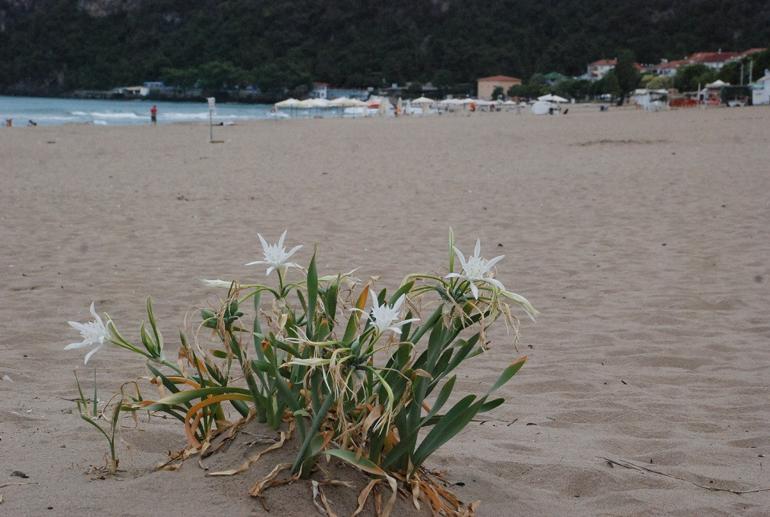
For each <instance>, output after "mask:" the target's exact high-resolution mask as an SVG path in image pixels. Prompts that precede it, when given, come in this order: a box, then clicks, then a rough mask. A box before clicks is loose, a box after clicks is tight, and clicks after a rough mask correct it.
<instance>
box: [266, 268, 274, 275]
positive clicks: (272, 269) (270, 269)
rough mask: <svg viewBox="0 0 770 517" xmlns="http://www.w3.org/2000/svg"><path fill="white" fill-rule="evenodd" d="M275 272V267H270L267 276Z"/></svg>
mask: <svg viewBox="0 0 770 517" xmlns="http://www.w3.org/2000/svg"><path fill="white" fill-rule="evenodd" d="M273 271H275V266H270V267H269V268H267V272H266V273H265V276H270V273H272V272H273Z"/></svg>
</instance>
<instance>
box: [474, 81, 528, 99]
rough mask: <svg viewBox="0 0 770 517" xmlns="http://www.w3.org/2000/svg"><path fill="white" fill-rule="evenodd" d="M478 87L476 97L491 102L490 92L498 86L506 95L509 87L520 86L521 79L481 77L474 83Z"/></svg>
mask: <svg viewBox="0 0 770 517" xmlns="http://www.w3.org/2000/svg"><path fill="white" fill-rule="evenodd" d="M476 84H477V85H478V97H479V99H484V100H488V101H490V100H492V92H494V91H495V88H497V87H498V86H499V87H500V88H502V89H503V91H504V92H505V93H506V94H507V93H508V89H509V88H510V87H511V86H517V85H519V84H521V79H519V78H518V77H509V76H507V75H493V76H491V77H482V78H481V79H478V80H477V81H476Z"/></svg>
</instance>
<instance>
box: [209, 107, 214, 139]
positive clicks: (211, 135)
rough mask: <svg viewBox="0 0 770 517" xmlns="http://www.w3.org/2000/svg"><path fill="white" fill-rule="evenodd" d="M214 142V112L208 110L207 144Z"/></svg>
mask: <svg viewBox="0 0 770 517" xmlns="http://www.w3.org/2000/svg"><path fill="white" fill-rule="evenodd" d="M213 142H214V110H211V109H209V143H213Z"/></svg>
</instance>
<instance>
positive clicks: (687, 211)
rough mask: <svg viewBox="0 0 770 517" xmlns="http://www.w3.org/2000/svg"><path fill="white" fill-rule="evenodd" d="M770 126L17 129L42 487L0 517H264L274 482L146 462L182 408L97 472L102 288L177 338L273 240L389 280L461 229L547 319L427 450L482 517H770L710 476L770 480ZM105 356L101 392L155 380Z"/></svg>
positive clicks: (133, 364)
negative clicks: (94, 342)
mask: <svg viewBox="0 0 770 517" xmlns="http://www.w3.org/2000/svg"><path fill="white" fill-rule="evenodd" d="M768 127H770V110H768V109H765V108H745V109H714V110H706V111H702V110H690V111H677V112H666V113H657V114H649V113H642V112H637V111H632V110H621V111H612V112H609V113H599V112H598V110H593V109H591V110H588V109H584V110H576V111H571V113H570V114H569V115H568V116H565V117H540V118H537V117H534V116H530V115H519V116H517V115H515V114H492V115H479V116H473V117H436V118H425V119H397V120H393V119H390V120H310V121H282V122H261V123H253V124H248V125H242V126H237V127H228V128H221V129H220V128H217V129H218V135H217V136H218V137H220V138H222V139H224V140H225V141H226V143H224V144H220V145H209V144H208V143H207V137H208V129H207V128H206V127H204V126H195V125H178V126H163V127H157V128H150V127H74V126H72V127H57V128H43V127H38V128H30V129H22V128H18V129H13V130H2V131H0V182H1V183H0V185H1V186H2V188H0V223H2V224H1V225H0V239H1V241H2V243H3V246H2V247H0V296H1V297H2V303H1V304H0V320H1V321H3V332H2V333H1V334H0V377H2V376H3V375H7V376H8V377H10V378H11V379H12V382H9V381H0V440H1V441H0V458H2V459H1V460H0V464H2V468H1V469H0V486H2V485H3V484H5V483H16V482H25V483H27V482H34V483H37V484H35V485H11V486H7V487H4V488H0V494H1V495H2V496H3V497H4V499H5V501H4V502H3V503H2V505H0V514H3V515H44V514H45V515H54V514H56V515H64V514H71V515H105V514H109V515H126V516H129V515H137V516H138V515H151V514H161V513H165V514H167V515H181V514H185V515H205V514H207V513H209V512H214V511H217V510H216V508H217V507H218V505H221V506H220V507H221V508H227V509H228V511H227V512H226V513H227V514H228V515H250V514H260V512H261V507H260V506H259V504H258V503H256V502H255V501H253V500H250V498H249V497H248V496H247V495H246V493H245V489H244V487H246V486H247V485H248V481H250V480H253V479H254V478H255V477H256V474H253V475H251V477H249V475H244V478H242V479H237V480H236V479H232V480H216V481H214V480H211V479H208V478H205V477H203V473H202V472H201V471H200V470H199V469H198V467H197V466H196V465H194V464H190V465H187V466H185V467H184V468H183V469H182V470H181V471H179V472H151V469H152V467H153V465H155V464H156V463H157V462H159V461H161V460H162V459H163V457H164V454H165V452H166V451H167V450H170V449H176V448H179V447H180V446H181V445H182V443H183V435H182V432H181V429H180V428H179V427H178V426H177V425H175V424H173V423H171V422H169V421H161V420H157V419H154V420H153V421H152V422H150V423H147V422H144V421H143V422H142V424H141V426H140V428H139V429H126V430H125V431H124V432H123V435H122V436H123V440H122V444H121V456H122V462H121V466H122V468H124V469H125V471H126V472H125V473H123V474H122V475H121V477H120V479H119V480H91V478H90V477H89V476H88V475H85V474H84V472H85V471H86V470H87V469H88V467H89V465H91V464H100V463H101V462H102V455H103V453H104V450H105V449H104V447H103V445H104V444H103V443H101V442H99V441H97V438H96V435H95V434H93V433H92V431H90V430H88V429H86V428H85V424H84V423H82V422H81V421H80V420H79V419H78V418H77V416H76V414H74V413H73V411H72V410H73V407H74V404H73V403H72V402H70V401H69V400H68V399H71V398H73V397H74V396H75V390H74V383H73V377H72V370H73V369H75V368H78V369H79V370H80V371H82V374H83V375H84V376H86V377H87V376H88V375H89V374H88V373H87V372H88V371H89V370H84V369H83V366H82V356H81V355H80V354H78V353H75V352H64V351H63V350H62V347H63V346H64V345H65V344H67V343H69V342H71V341H73V340H74V338H75V337H76V336H74V335H73V334H72V333H71V332H70V331H69V329H68V327H67V326H66V323H65V322H66V321H67V320H73V319H74V320H81V321H82V320H84V319H86V318H87V317H88V313H87V310H88V304H89V303H90V302H91V301H92V300H96V302H97V305H98V307H99V309H100V310H103V311H106V312H108V313H110V315H112V316H113V317H114V318H115V319H116V320H117V321H118V322H119V323H120V324H121V328H123V329H124V330H126V331H127V333H128V334H130V335H135V334H136V331H137V330H138V323H139V322H140V321H141V318H142V310H143V301H144V297H145V296H147V295H151V296H152V297H153V298H154V300H155V304H156V312H157V314H158V317H159V318H160V320H161V322H162V329H163V330H164V332H165V334H166V335H167V336H168V337H169V338H171V336H174V334H175V329H177V328H178V327H179V326H180V325H181V323H182V320H183V317H184V315H185V314H186V313H187V312H188V311H191V310H192V309H194V307H196V306H199V305H200V304H202V303H204V302H205V301H206V300H207V299H211V298H212V297H214V296H215V295H216V291H214V290H211V289H206V288H204V287H203V286H202V284H201V283H200V282H199V279H200V278H240V279H253V278H257V277H260V276H261V275H264V271H263V270H261V269H258V268H248V267H244V266H243V264H244V263H246V262H249V261H251V260H256V259H255V258H254V257H255V256H257V255H258V244H257V240H256V232H257V231H259V232H261V233H263V234H266V235H268V236H271V237H277V236H278V235H279V234H280V232H281V231H283V230H284V229H288V230H289V237H288V241H289V242H290V243H292V244H293V243H304V244H305V245H306V248H305V249H304V250H303V251H302V253H301V254H300V257H299V259H300V260H302V261H305V262H306V261H308V260H309V253H310V249H311V246H312V244H314V243H318V245H319V266H320V268H321V270H322V271H324V272H337V271H340V270H347V269H349V268H351V267H356V266H360V267H361V268H362V269H361V270H360V272H359V274H360V275H362V276H367V275H381V279H380V280H379V283H380V284H381V285H383V286H390V287H393V286H396V285H397V283H398V281H399V280H400V279H401V278H402V277H403V275H405V274H406V273H408V272H412V271H414V270H428V271H439V270H440V269H441V268H442V267H444V259H445V243H446V233H447V228H448V227H449V226H452V227H453V228H454V229H455V233H456V234H457V236H458V240H459V244H460V245H461V246H462V247H465V248H470V247H471V246H472V245H473V241H474V240H475V238H476V237H477V236H478V237H480V238H481V240H482V246H483V247H482V250H483V252H484V253H485V254H486V255H487V256H489V255H493V254H494V255H497V254H500V253H504V254H505V255H506V259H505V260H504V261H503V262H502V263H501V264H500V265H499V275H498V276H499V278H500V280H501V281H503V282H504V283H505V285H506V286H508V287H510V288H511V289H513V290H515V291H517V292H520V293H522V294H524V295H525V296H527V297H528V298H529V299H530V300H531V301H533V302H534V303H535V305H536V306H537V307H538V308H539V309H540V310H541V312H542V315H541V317H540V318H539V319H538V321H537V323H536V324H532V323H529V322H524V324H523V327H522V342H521V344H520V345H519V348H520V351H519V352H517V351H515V350H513V349H512V347H511V346H510V344H508V341H507V338H506V336H505V335H504V333H502V332H499V333H496V334H494V335H493V336H492V338H493V341H494V343H493V347H492V350H491V351H490V352H489V353H488V354H487V355H485V356H482V357H480V358H477V359H476V360H475V361H473V362H471V363H469V364H468V365H467V367H466V368H465V369H464V370H463V371H462V372H460V375H459V378H458V381H461V385H462V387H463V388H467V389H469V390H470V389H478V387H479V386H481V385H483V384H484V383H485V382H486V383H488V382H489V381H490V379H492V378H494V377H495V376H496V374H495V371H496V370H497V369H499V365H500V363H501V362H503V361H509V360H511V359H512V358H514V357H516V356H517V355H518V354H519V353H521V354H524V353H526V354H527V355H528V356H529V362H528V363H527V365H526V366H525V367H524V369H523V370H522V371H521V373H520V374H519V375H518V376H517V377H516V378H515V379H514V380H513V381H512V382H511V383H510V384H509V385H508V386H507V387H506V388H505V393H506V395H507V396H508V397H509V400H508V402H507V403H506V404H505V405H503V406H501V407H500V408H498V409H497V410H496V411H495V412H494V413H492V414H490V415H488V417H486V421H484V422H475V423H473V424H472V425H471V426H470V427H469V428H468V430H467V431H465V432H464V433H462V434H461V435H460V436H459V437H458V438H457V439H456V440H454V441H453V442H452V443H450V444H449V445H448V446H447V447H445V448H444V449H442V450H441V451H440V452H439V453H437V454H436V456H435V457H433V458H432V461H431V466H432V467H435V468H438V469H441V470H444V471H445V472H446V475H447V477H448V478H449V479H450V480H452V481H455V482H458V483H461V485H458V486H456V487H455V489H456V491H457V492H458V494H460V496H461V497H462V498H463V499H464V500H468V501H470V500H474V499H481V500H482V505H481V507H480V510H479V513H480V515H489V516H500V515H587V516H589V515H590V516H594V515H682V516H684V515H736V514H742V515H757V516H758V515H768V512H769V511H770V510H768V508H770V492H767V491H766V492H758V493H749V494H744V495H735V494H733V493H729V492H717V491H713V490H709V489H707V488H702V487H698V486H696V484H697V485H701V486H703V487H708V488H721V489H729V490H737V491H741V490H755V489H765V488H770V468H769V467H770V465H768V464H767V462H768V460H767V456H768V455H770V434H769V433H768V423H769V422H770V373H768V372H770V370H769V367H770V347H769V346H768V343H770V319H769V313H768V307H770V291H769V290H768V285H770V266H769V265H768V264H769V263H768V257H770V205H769V204H768V199H770V197H769V195H770V194H769V193H770V174H769V173H770V132H768ZM94 361H95V364H96V366H97V378H98V382H99V385H100V387H101V388H102V389H103V391H104V393H107V392H108V391H110V390H113V389H115V388H116V387H117V386H118V385H119V384H120V382H121V381H122V380H123V379H125V378H126V377H128V376H138V375H141V374H142V373H143V370H142V366H141V363H140V362H139V361H138V360H137V359H135V358H133V357H132V356H130V355H129V354H127V353H124V352H123V351H118V350H110V351H108V352H103V353H100V354H97V356H96V358H95V360H94ZM603 458H610V459H613V460H618V461H630V462H633V463H634V464H638V465H643V466H644V467H646V468H650V469H654V470H658V471H660V472H663V473H666V474H668V475H670V476H673V477H666V476H663V475H660V474H654V473H651V472H644V471H639V470H633V469H628V468H623V467H621V466H618V465H615V466H614V468H613V467H611V466H610V465H609V464H608V462H607V461H606V460H605V459H603ZM16 470H18V471H22V472H24V473H25V474H27V475H28V476H29V478H27V479H22V478H19V477H14V476H12V475H11V473H12V472H13V471H16ZM675 478H680V479H675ZM302 490H305V491H306V493H307V495H308V497H309V494H310V489H309V488H307V487H304V488H301V489H298V492H297V493H305V492H302ZM275 497H276V500H277V501H279V507H280V508H283V510H282V511H281V512H282V513H283V512H287V511H288V509H287V508H289V507H290V506H285V507H284V506H280V504H285V501H284V500H283V499H280V498H279V495H277V494H276V496H275ZM289 497H291V496H289ZM269 498H270V496H269V494H268V499H269ZM281 501H283V502H281ZM289 503H291V498H289ZM297 504H298V505H300V503H297ZM303 504H304V503H303ZM49 507H51V508H52V509H49ZM297 508H298V510H297V512H298V515H299V514H302V511H301V509H302V508H305V509H307V508H310V507H308V506H297ZM340 510H341V511H342V509H340ZM351 510H352V508H351ZM274 514H275V513H274Z"/></svg>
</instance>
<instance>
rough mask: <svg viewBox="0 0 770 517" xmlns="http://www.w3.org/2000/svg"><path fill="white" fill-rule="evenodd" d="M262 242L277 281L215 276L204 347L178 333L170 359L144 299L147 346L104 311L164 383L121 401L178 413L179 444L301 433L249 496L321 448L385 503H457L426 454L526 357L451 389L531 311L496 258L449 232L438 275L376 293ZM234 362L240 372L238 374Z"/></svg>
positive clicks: (115, 337)
mask: <svg viewBox="0 0 770 517" xmlns="http://www.w3.org/2000/svg"><path fill="white" fill-rule="evenodd" d="M263 246H264V247H265V261H259V263H264V264H267V265H269V266H270V267H269V268H268V272H272V271H276V272H277V279H278V281H277V285H262V284H239V283H238V282H235V281H233V282H222V281H213V282H212V281H209V283H210V284H212V285H222V286H227V295H226V296H225V297H224V299H223V301H222V303H221V305H219V306H217V307H212V308H207V309H203V310H202V311H201V318H202V321H201V327H202V328H205V329H209V330H210V331H211V332H212V334H213V336H214V338H215V339H214V342H215V343H217V344H216V345H213V346H211V347H204V346H202V345H200V344H198V342H197V339H196V341H195V344H194V345H193V344H191V343H190V341H189V340H188V339H187V338H186V336H185V335H184V334H180V351H179V358H180V360H179V361H178V362H177V363H172V362H169V361H167V360H166V359H164V353H163V350H164V342H163V338H162V336H161V334H160V332H159V330H158V325H157V322H156V320H155V317H154V313H153V309H152V304H151V303H149V301H148V303H147V314H148V319H149V330H148V327H146V326H145V325H142V328H141V331H140V336H141V342H142V346H143V347H144V350H141V347H140V346H139V345H135V344H132V343H130V342H129V341H128V340H127V339H126V338H125V337H124V336H123V335H121V334H120V333H119V332H118V330H117V327H116V326H115V324H114V322H112V320H108V324H107V328H108V329H109V331H110V334H111V337H110V340H111V342H113V343H114V344H116V345H118V346H120V347H122V348H124V349H128V350H134V351H139V353H140V354H141V355H143V356H144V357H145V358H146V360H147V368H148V369H149V371H150V373H151V375H152V377H153V379H154V381H155V382H157V383H159V384H162V385H163V386H164V387H165V388H166V390H167V391H168V392H169V394H167V395H166V396H163V397H162V398H160V399H158V400H141V399H139V398H136V399H135V400H133V402H132V403H128V404H125V405H124V406H125V407H127V408H130V409H132V410H135V411H139V410H143V411H159V412H165V413H167V414H169V415H171V416H172V417H174V418H176V419H178V420H180V421H181V422H182V423H183V427H184V430H185V435H186V437H187V440H188V454H187V455H189V454H192V453H197V452H201V451H205V450H207V449H209V447H211V444H212V440H213V439H214V438H215V437H216V436H217V435H219V434H220V433H221V432H222V431H224V430H229V429H233V427H234V426H236V427H237V426H241V425H242V424H243V422H245V421H248V420H250V419H252V418H256V419H257V420H258V421H260V422H264V423H265V424H267V425H269V426H271V427H272V428H274V429H276V430H278V429H285V428H286V426H288V429H289V432H292V431H293V430H296V433H297V434H298V439H299V443H300V447H299V450H298V452H297V454H296V457H295V459H294V461H293V462H292V463H291V464H281V465H278V466H276V469H274V471H273V472H271V475H270V476H269V478H266V479H263V480H261V481H260V482H259V483H257V484H256V485H255V486H254V488H252V490H251V494H252V495H255V496H258V495H260V494H261V493H262V491H263V490H264V489H265V488H267V487H268V486H270V485H271V484H272V483H273V482H274V479H275V477H276V476H277V475H278V474H279V473H280V472H281V471H284V470H285V471H289V475H290V476H291V477H293V478H297V479H298V478H302V477H309V476H310V475H311V474H312V472H313V471H314V467H315V464H316V462H317V461H318V460H319V459H320V458H322V457H329V458H331V457H333V458H337V459H339V460H342V461H344V462H347V463H349V464H351V465H353V466H355V467H356V468H358V469H360V470H362V471H364V472H366V473H368V474H369V475H371V476H373V483H376V482H379V481H382V482H385V483H387V484H388V485H389V486H390V487H391V488H392V495H391V497H390V500H389V502H388V504H387V505H386V507H385V510H384V512H383V513H385V514H387V513H389V510H390V508H392V505H393V503H394V502H395V497H396V494H397V490H396V488H397V485H398V483H402V484H403V487H405V488H406V489H408V490H411V491H412V493H413V494H414V496H415V501H417V500H418V499H419V498H423V499H424V500H426V501H427V502H428V503H429V504H430V505H431V507H432V508H433V510H434V511H436V512H446V513H452V512H459V511H461V510H463V507H462V505H461V503H460V502H459V501H458V500H457V499H456V498H455V497H454V496H452V494H451V493H450V492H448V491H447V490H446V489H445V488H443V487H441V486H440V485H438V484H437V483H435V482H434V481H432V480H431V478H430V476H429V474H428V473H427V471H426V470H425V469H424V468H423V465H424V463H425V462H426V460H427V459H428V458H429V457H430V456H431V454H433V453H434V452H435V451H436V450H437V449H439V448H440V447H441V446H442V445H444V444H445V443H446V442H447V441H449V440H451V439H452V438H453V437H455V436H456V435H457V434H458V433H459V432H460V431H461V430H463V429H464V428H465V427H466V426H467V425H468V423H470V422H471V420H472V419H473V418H474V417H475V416H476V415H478V414H479V413H484V412H488V411H491V410H493V409H494V408H496V407H498V406H500V405H501V404H502V403H503V402H504V399H503V398H502V397H499V396H496V395H495V394H496V392H497V391H498V390H499V389H500V388H501V387H503V386H504V385H505V384H506V383H508V381H510V380H511V378H512V377H513V376H514V375H515V374H516V373H517V372H518V371H519V369H520V368H521V367H522V366H523V364H524V362H525V360H526V357H521V358H518V359H515V360H513V361H511V363H510V364H508V365H506V366H504V367H502V368H501V370H500V372H498V373H497V376H496V380H495V381H494V382H492V383H491V384H489V385H488V386H487V387H486V389H485V390H484V391H483V392H481V393H478V394H457V393H456V389H455V387H456V380H457V377H456V374H455V371H456V369H457V368H459V367H460V366H461V365H462V364H463V363H464V362H465V361H468V360H470V359H472V358H473V357H475V356H477V355H479V354H481V353H483V352H484V350H485V346H486V343H487V341H486V333H487V331H488V330H489V328H490V327H491V326H493V325H494V324H495V323H496V322H497V321H500V320H502V321H504V322H506V324H507V326H508V327H509V328H510V329H511V330H512V331H513V332H514V335H516V332H517V330H518V320H517V319H516V317H515V315H514V314H513V312H512V309H513V308H514V307H518V308H520V309H522V310H523V311H524V312H525V313H526V314H528V315H529V316H532V317H534V315H535V314H536V311H535V309H534V308H533V307H532V305H531V304H530V303H529V302H528V301H527V300H526V299H525V298H524V297H522V296H520V295H517V294H515V293H512V292H510V291H508V290H506V289H505V287H504V286H503V285H502V284H501V283H500V282H499V281H498V280H497V279H495V278H494V266H495V264H496V263H497V262H498V261H499V260H501V259H502V257H496V258H494V259H491V260H486V259H484V258H483V257H481V255H480V244H479V243H478V242H477V244H476V250H475V253H474V255H472V256H469V257H467V259H466V257H465V256H464V255H463V254H462V253H461V252H460V251H459V250H458V249H457V248H455V247H454V240H453V237H450V250H451V251H450V256H449V267H448V271H447V272H446V274H444V275H437V274H412V275H409V276H407V277H406V278H405V279H404V280H403V282H402V283H401V285H400V286H399V287H398V288H397V289H395V291H393V292H389V291H388V290H387V289H381V290H379V291H378V292H375V291H374V289H373V281H368V282H364V283H363V284H361V283H360V282H358V281H356V280H354V279H353V278H352V277H351V274H344V275H331V276H320V275H319V272H318V269H317V263H316V258H315V255H313V258H312V259H311V261H310V263H309V265H308V267H307V269H306V270H303V273H302V276H301V277H300V278H297V279H294V280H292V281H289V276H290V275H289V271H288V268H289V267H292V266H294V267H296V268H298V269H301V268H299V266H296V264H291V263H288V262H287V259H288V257H289V256H290V255H291V254H292V253H293V252H294V251H295V250H296V249H298V248H299V247H297V248H295V250H292V252H290V253H288V254H287V253H285V252H284V251H283V237H282V238H281V240H280V241H279V243H278V244H276V245H268V244H267V243H265V242H264V240H263ZM455 259H457V260H458V261H459V262H460V264H457V263H456V260H455ZM456 266H459V267H457V268H456ZM236 372H237V377H240V378H242V379H243V380H242V381H241V382H238V383H237V384H234V383H233V379H234V378H235V377H236ZM227 405H229V406H230V407H231V408H232V409H233V410H234V411H235V412H236V413H238V414H239V415H240V416H241V420H240V422H239V423H235V424H233V423H231V422H228V421H227V413H229V412H230V411H228V410H227V408H226V406H227ZM112 446H113V443H112V442H111V447H112ZM237 472H240V470H237V471H231V472H223V473H218V474H219V475H229V474H234V473H237ZM368 490H371V486H370V487H368ZM367 494H368V492H367ZM365 499H366V497H364V500H365ZM465 510H466V511H467V510H468V509H467V508H465Z"/></svg>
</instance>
